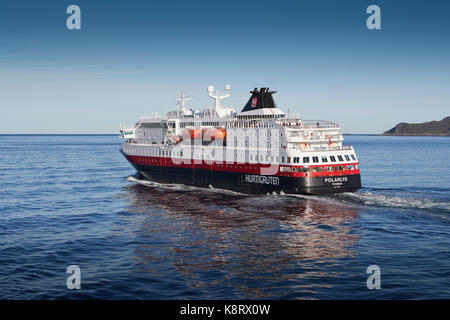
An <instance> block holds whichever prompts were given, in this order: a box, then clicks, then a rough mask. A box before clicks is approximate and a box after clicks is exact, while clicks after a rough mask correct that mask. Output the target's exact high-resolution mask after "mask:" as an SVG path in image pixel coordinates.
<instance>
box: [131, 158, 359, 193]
mask: <svg viewBox="0 0 450 320" xmlns="http://www.w3.org/2000/svg"><path fill="white" fill-rule="evenodd" d="M130 163H131V164H132V165H133V166H134V167H135V168H136V170H137V171H138V172H139V173H141V174H142V175H143V176H144V177H145V178H146V179H148V180H151V181H157V182H165V183H179V184H185V185H191V186H198V187H209V186H210V185H211V186H213V187H214V188H219V189H226V190H232V191H237V192H242V193H249V194H266V193H272V192H276V193H280V192H281V191H283V192H284V193H286V194H329V193H340V192H354V191H356V190H358V189H359V188H360V187H361V178H360V175H359V174H352V175H342V176H338V177H284V176H261V175H257V174H251V173H240V172H221V171H211V170H204V169H191V168H178V167H164V166H147V165H140V164H135V163H132V162H130Z"/></svg>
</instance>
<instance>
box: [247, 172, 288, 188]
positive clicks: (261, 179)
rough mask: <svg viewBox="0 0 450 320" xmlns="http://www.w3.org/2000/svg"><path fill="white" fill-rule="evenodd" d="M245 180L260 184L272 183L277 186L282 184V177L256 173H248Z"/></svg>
mask: <svg viewBox="0 0 450 320" xmlns="http://www.w3.org/2000/svg"><path fill="white" fill-rule="evenodd" d="M245 182H248V183H259V184H272V185H275V186H278V185H280V178H278V177H271V176H259V175H255V174H246V175H245Z"/></svg>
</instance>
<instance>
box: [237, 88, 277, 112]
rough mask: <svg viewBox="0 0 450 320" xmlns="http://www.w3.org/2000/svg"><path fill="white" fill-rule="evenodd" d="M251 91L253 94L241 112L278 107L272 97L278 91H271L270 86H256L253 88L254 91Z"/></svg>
mask: <svg viewBox="0 0 450 320" xmlns="http://www.w3.org/2000/svg"><path fill="white" fill-rule="evenodd" d="M250 93H251V94H252V96H251V97H250V99H249V100H248V102H247V104H246V105H245V107H244V109H242V111H241V112H246V111H251V110H256V109H263V108H276V107H277V106H276V104H275V101H274V100H273V97H272V95H273V94H274V93H276V91H269V88H261V89H260V90H258V88H255V89H253V91H250Z"/></svg>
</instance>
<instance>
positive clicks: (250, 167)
mask: <svg viewBox="0 0 450 320" xmlns="http://www.w3.org/2000/svg"><path fill="white" fill-rule="evenodd" d="M126 158H127V160H128V161H130V162H131V163H132V164H136V165H144V166H156V167H176V168H190V169H197V170H212V171H225V172H239V173H248V174H261V172H262V171H261V170H264V168H266V169H267V168H270V164H260V163H222V164H220V163H210V162H205V161H201V160H198V159H196V160H195V161H193V160H189V159H187V160H186V159H177V160H178V161H176V163H174V162H173V161H172V158H165V157H148V156H133V155H126ZM183 160H184V161H190V163H182V161H183ZM357 164H358V163H357V162H354V163H346V164H338V165H335V164H326V165H311V166H308V167H309V168H310V170H309V172H307V173H305V172H281V171H280V168H286V169H284V170H288V171H292V169H293V168H303V166H289V165H279V167H278V168H277V173H276V174H275V175H276V176H285V177H327V176H341V175H351V174H359V173H360V172H359V169H355V168H356V167H355V165H357ZM347 166H352V167H353V170H347ZM325 167H328V168H329V167H333V171H325ZM336 167H339V168H341V169H343V170H338V171H336ZM312 168H321V169H322V171H320V172H312ZM294 170H295V169H294ZM318 170H320V169H318Z"/></svg>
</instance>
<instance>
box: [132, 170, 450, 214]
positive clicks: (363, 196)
mask: <svg viewBox="0 0 450 320" xmlns="http://www.w3.org/2000/svg"><path fill="white" fill-rule="evenodd" d="M126 180H128V181H130V182H135V183H138V184H141V185H144V186H149V187H154V188H164V189H170V190H175V191H184V190H203V191H208V192H216V193H221V194H231V195H241V196H248V195H247V194H243V193H240V192H235V191H231V190H225V189H217V188H214V187H213V186H212V185H209V186H208V188H201V187H194V186H187V185H184V184H168V183H167V184H163V183H158V182H154V181H149V180H145V179H138V178H136V177H135V176H129V177H127V178H126ZM272 195H277V193H276V192H273V193H272V194H270V193H267V196H272ZM280 195H281V196H288V197H295V198H300V199H307V200H315V201H320V202H329V203H330V202H331V203H335V204H339V203H340V204H342V203H343V202H345V203H353V204H362V205H367V206H377V207H392V208H404V209H427V210H439V211H445V212H446V213H450V203H449V202H439V201H436V200H432V199H427V198H422V199H420V198H411V197H400V196H392V195H384V194H379V193H374V192H368V191H366V192H364V191H363V192H356V193H339V194H334V195H328V196H314V195H302V194H285V193H284V192H283V191H281V192H280Z"/></svg>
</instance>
